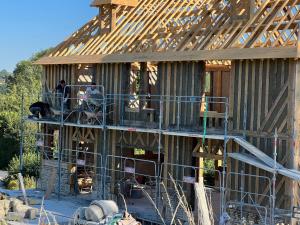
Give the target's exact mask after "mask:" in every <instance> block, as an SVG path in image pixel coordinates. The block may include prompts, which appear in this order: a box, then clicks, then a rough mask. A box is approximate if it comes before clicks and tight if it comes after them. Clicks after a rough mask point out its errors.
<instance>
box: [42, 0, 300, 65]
mask: <svg viewBox="0 0 300 225" xmlns="http://www.w3.org/2000/svg"><path fill="white" fill-rule="evenodd" d="M254 6H255V8H254V13H253V15H252V16H251V17H250V18H249V20H239V19H233V18H234V17H233V16H232V8H231V4H230V1H229V2H225V1H224V2H223V1H220V0H140V1H139V4H138V6H137V7H135V8H126V7H125V6H118V8H117V18H118V20H117V26H116V27H115V29H114V30H113V32H110V33H105V32H101V29H99V27H100V23H104V24H108V23H109V21H108V18H101V20H100V17H95V18H93V19H92V20H91V21H90V22H88V23H87V24H85V25H84V26H83V27H82V28H81V29H79V30H78V31H76V32H75V33H74V34H73V35H72V36H71V37H70V38H68V39H67V40H66V41H64V42H63V43H62V44H60V45H59V46H57V47H56V48H55V49H54V50H53V51H52V53H51V54H50V55H49V57H50V58H51V57H52V58H55V57H65V56H69V57H71V56H93V55H101V56H105V55H116V54H117V55H120V54H122V55H126V54H135V53H143V54H144V55H147V54H148V53H161V52H170V53H172V52H195V51H202V50H224V49H254V48H281V47H297V46H298V36H299V22H300V21H299V19H300V12H299V10H300V0H262V1H255V5H254ZM244 13H248V12H244ZM102 27H103V26H102ZM224 59H226V58H224ZM228 59H229V58H228ZM42 61H43V60H42ZM45 62H46V61H45Z"/></svg>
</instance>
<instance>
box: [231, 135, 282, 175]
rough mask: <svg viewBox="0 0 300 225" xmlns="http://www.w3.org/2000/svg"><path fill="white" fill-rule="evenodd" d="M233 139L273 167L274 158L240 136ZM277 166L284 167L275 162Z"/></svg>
mask: <svg viewBox="0 0 300 225" xmlns="http://www.w3.org/2000/svg"><path fill="white" fill-rule="evenodd" d="M233 139H234V141H235V142H236V143H238V144H239V145H240V146H242V147H243V148H244V149H245V150H247V151H248V152H250V153H251V154H252V155H254V156H255V157H257V158H258V159H260V160H261V161H263V162H264V163H265V164H267V165H268V166H269V167H274V159H273V158H271V157H270V156H268V155H267V154H265V153H264V152H262V151H261V150H259V149H258V148H256V147H255V146H254V145H252V144H251V143H249V142H248V141H246V140H245V139H243V138H242V137H233ZM276 165H277V168H279V169H283V168H284V167H283V166H282V165H280V164H279V163H276Z"/></svg>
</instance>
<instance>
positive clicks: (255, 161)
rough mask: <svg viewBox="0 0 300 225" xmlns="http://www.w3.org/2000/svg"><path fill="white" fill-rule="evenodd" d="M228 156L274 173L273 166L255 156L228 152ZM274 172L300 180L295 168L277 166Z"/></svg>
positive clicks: (299, 174)
mask: <svg viewBox="0 0 300 225" xmlns="http://www.w3.org/2000/svg"><path fill="white" fill-rule="evenodd" d="M259 151H260V150H259ZM263 154H264V153H263ZM228 156H229V157H230V158H233V159H236V160H239V161H241V162H244V163H247V164H249V165H252V166H255V167H257V168H260V169H263V170H265V171H268V172H270V173H274V168H273V167H271V166H268V165H267V164H266V163H265V162H263V161H261V160H260V159H258V158H256V157H253V156H251V155H248V154H241V153H228ZM273 165H274V160H273ZM276 172H277V173H279V174H281V175H283V176H286V177H289V178H291V179H293V180H295V181H300V172H299V171H297V170H291V169H287V168H284V167H281V168H278V167H277V169H276Z"/></svg>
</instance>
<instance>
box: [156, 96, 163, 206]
mask: <svg viewBox="0 0 300 225" xmlns="http://www.w3.org/2000/svg"><path fill="white" fill-rule="evenodd" d="M159 105H160V106H159V133H158V156H157V175H158V176H157V181H156V185H157V193H156V205H157V206H159V203H160V201H159V199H160V179H159V177H160V173H161V158H160V154H161V148H162V145H161V139H162V123H163V100H162V98H161V99H160V102H159Z"/></svg>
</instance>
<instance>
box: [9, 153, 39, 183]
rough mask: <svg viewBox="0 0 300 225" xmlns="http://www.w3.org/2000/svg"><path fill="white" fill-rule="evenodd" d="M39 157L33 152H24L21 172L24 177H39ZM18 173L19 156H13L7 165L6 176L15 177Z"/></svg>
mask: <svg viewBox="0 0 300 225" xmlns="http://www.w3.org/2000/svg"><path fill="white" fill-rule="evenodd" d="M39 166H40V156H39V154H37V153H35V152H25V153H24V154H23V171H22V174H23V176H24V177H36V178H38V176H39ZM19 172H20V156H15V157H13V158H12V160H11V161H10V162H9V164H8V174H9V175H15V174H17V173H19Z"/></svg>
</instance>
